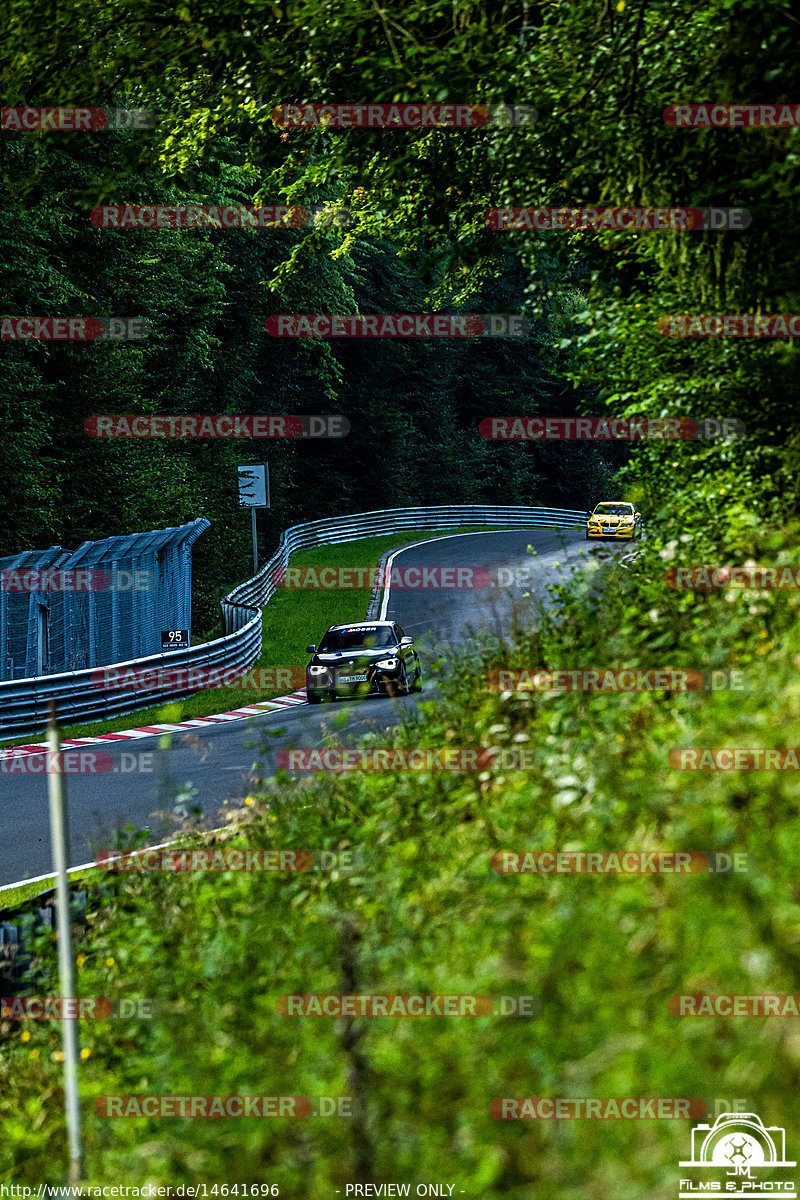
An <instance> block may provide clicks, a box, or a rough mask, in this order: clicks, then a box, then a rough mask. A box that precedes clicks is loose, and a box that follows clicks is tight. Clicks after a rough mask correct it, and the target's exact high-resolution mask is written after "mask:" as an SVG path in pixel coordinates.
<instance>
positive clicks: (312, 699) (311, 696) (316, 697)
mask: <svg viewBox="0 0 800 1200" xmlns="http://www.w3.org/2000/svg"><path fill="white" fill-rule="evenodd" d="M306 700H307V701H308V703H309V704H321V703H322V697H321V696H320V694H319V693H318V692H306Z"/></svg>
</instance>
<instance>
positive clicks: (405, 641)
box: [400, 637, 414, 646]
mask: <svg viewBox="0 0 800 1200" xmlns="http://www.w3.org/2000/svg"><path fill="white" fill-rule="evenodd" d="M400 645H401V646H413V645H414V639H413V638H410V637H404V638H400Z"/></svg>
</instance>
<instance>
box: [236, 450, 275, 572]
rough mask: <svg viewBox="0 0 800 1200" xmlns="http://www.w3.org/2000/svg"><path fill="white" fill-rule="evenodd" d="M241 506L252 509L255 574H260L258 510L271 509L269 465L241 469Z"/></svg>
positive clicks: (259, 464)
mask: <svg viewBox="0 0 800 1200" xmlns="http://www.w3.org/2000/svg"><path fill="white" fill-rule="evenodd" d="M238 470H239V504H240V505H241V506H242V508H249V509H250V516H251V520H252V527H253V574H254V575H257V574H258V538H257V535H256V509H258V508H269V465H268V464H267V463H256V464H254V465H253V466H248V467H239V468H238Z"/></svg>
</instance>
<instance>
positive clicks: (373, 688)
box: [306, 671, 400, 700]
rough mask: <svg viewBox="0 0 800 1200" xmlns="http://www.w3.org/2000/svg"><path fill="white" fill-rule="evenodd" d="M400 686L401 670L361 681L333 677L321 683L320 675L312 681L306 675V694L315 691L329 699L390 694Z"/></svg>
mask: <svg viewBox="0 0 800 1200" xmlns="http://www.w3.org/2000/svg"><path fill="white" fill-rule="evenodd" d="M399 686H400V672H399V671H398V672H396V673H395V674H393V675H390V674H387V673H383V674H380V675H373V676H372V678H371V679H367V680H364V681H362V682H359V683H339V682H338V681H336V680H333V679H328V680H326V681H325V682H324V683H320V682H319V677H317V678H316V679H315V680H314V681H313V682H312V680H311V679H310V678H309V677H308V676H306V695H307V696H308V695H310V694H312V693H313V694H314V695H315V696H319V697H320V698H321V699H328V700H335V699H336V698H337V697H341V698H342V699H347V698H353V697H357V696H388V695H389V693H390V692H391V691H393V690H394V689H395V688H397V687H399Z"/></svg>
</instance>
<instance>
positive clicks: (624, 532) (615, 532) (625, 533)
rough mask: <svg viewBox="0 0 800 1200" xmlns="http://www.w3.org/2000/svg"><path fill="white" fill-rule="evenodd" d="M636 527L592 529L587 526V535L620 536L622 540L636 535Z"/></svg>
mask: <svg viewBox="0 0 800 1200" xmlns="http://www.w3.org/2000/svg"><path fill="white" fill-rule="evenodd" d="M635 535H636V527H635V526H634V528H633V529H592V528H591V527H587V529H586V536H587V537H590V538H619V539H620V540H621V541H623V540H627V539H630V538H633V537H635Z"/></svg>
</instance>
